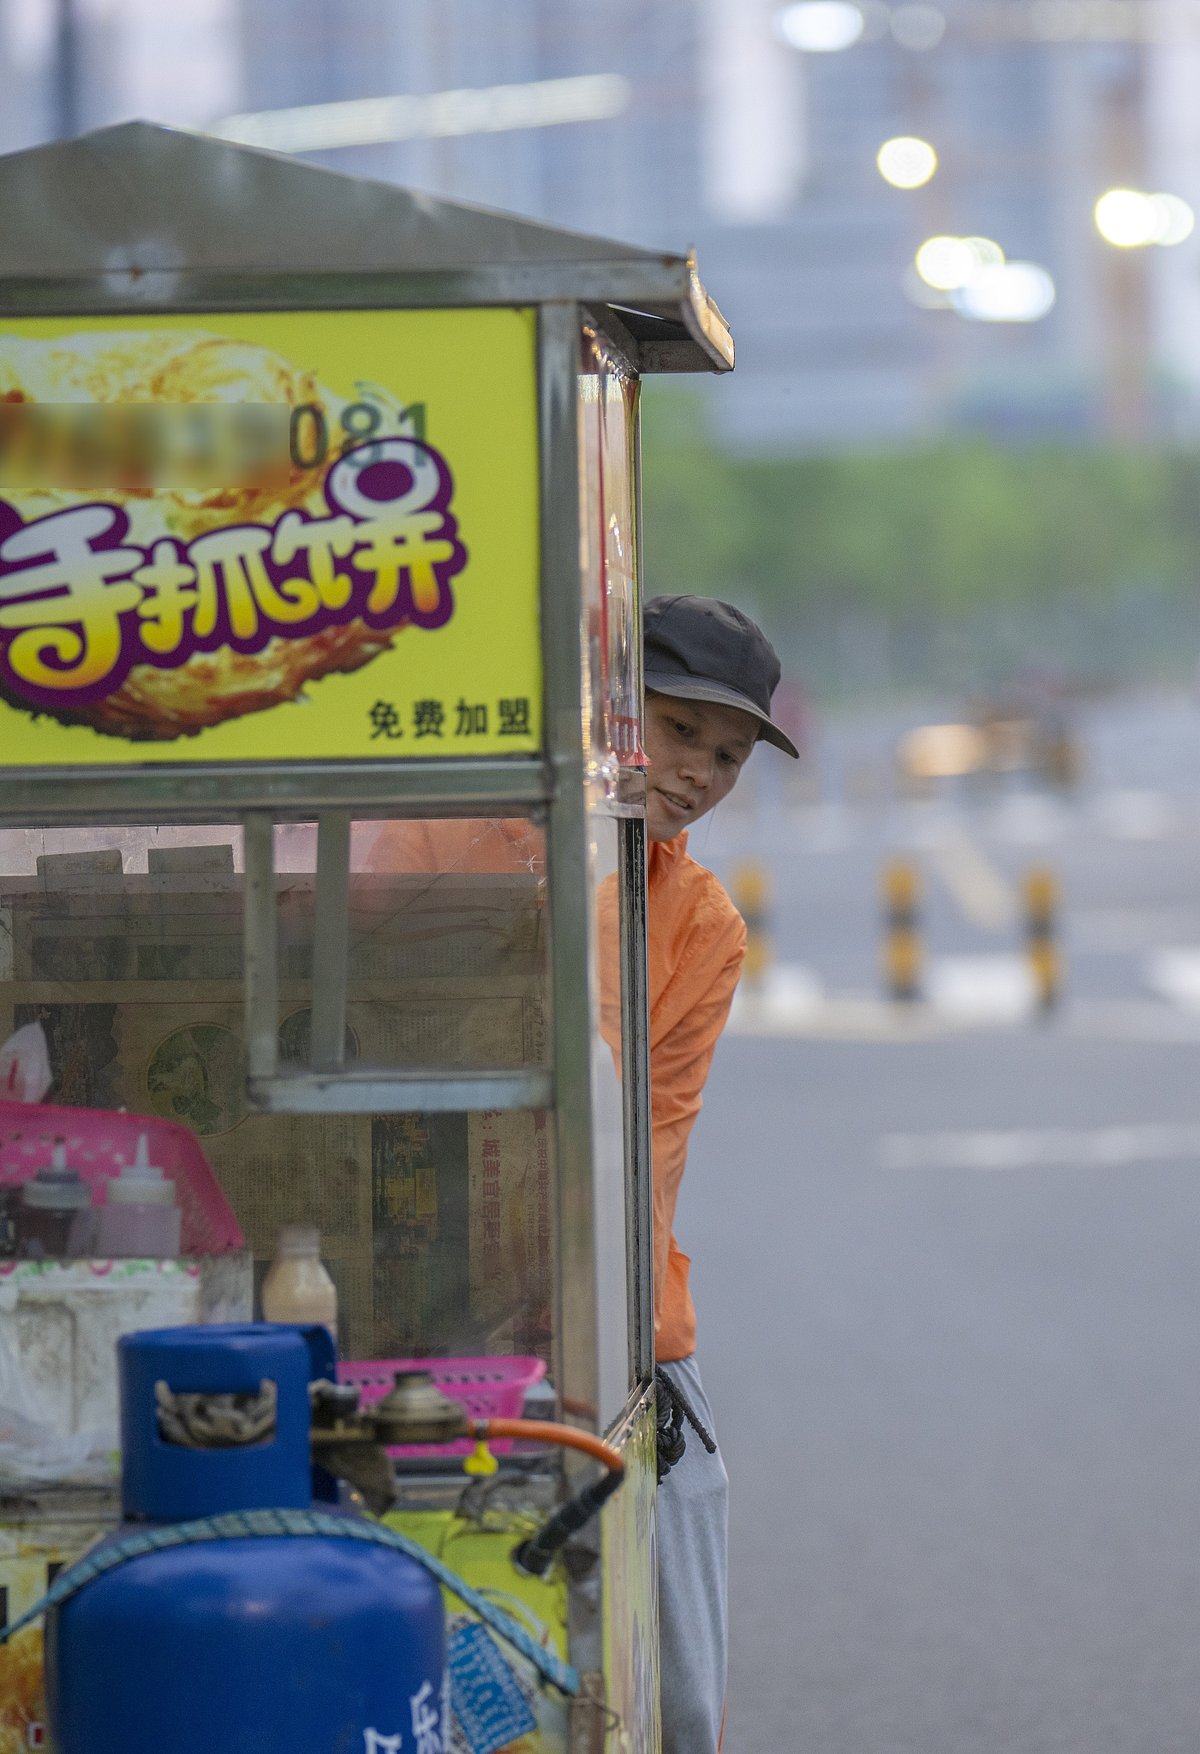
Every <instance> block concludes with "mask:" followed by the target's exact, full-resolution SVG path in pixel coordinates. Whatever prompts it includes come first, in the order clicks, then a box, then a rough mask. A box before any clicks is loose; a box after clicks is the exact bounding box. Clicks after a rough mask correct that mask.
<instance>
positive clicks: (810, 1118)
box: [678, 701, 1200, 1754]
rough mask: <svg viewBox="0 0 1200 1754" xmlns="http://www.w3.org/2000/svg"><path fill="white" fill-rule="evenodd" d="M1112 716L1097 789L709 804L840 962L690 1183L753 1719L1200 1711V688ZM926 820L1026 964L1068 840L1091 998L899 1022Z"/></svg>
mask: <svg viewBox="0 0 1200 1754" xmlns="http://www.w3.org/2000/svg"><path fill="white" fill-rule="evenodd" d="M1085 731H1086V739H1087V753H1088V758H1089V768H1090V778H1089V781H1088V783H1087V785H1086V786H1085V788H1084V790H1083V792H1082V793H1081V795H1080V796H1079V797H1077V798H1076V799H1074V800H1071V801H1067V802H1061V801H1058V800H1055V799H1044V798H1041V797H1039V796H1037V795H1034V794H1030V793H1026V792H1024V791H1022V790H1021V789H1020V788H1019V787H1017V788H1015V789H1013V790H1012V791H1011V792H1009V793H1007V794H1006V795H1004V796H998V797H990V798H986V799H982V800H978V799H977V800H975V801H973V802H969V803H966V804H963V803H961V802H959V803H955V802H954V801H945V800H944V801H941V802H938V801H935V802H933V803H931V804H926V805H922V806H916V807H914V806H904V807H897V806H887V805H883V804H881V803H879V802H876V803H875V804H870V803H860V804H855V803H853V802H850V803H847V804H839V803H834V804H833V805H825V806H822V807H820V808H817V807H813V806H803V807H801V806H790V807H789V806H787V805H786V804H785V803H783V802H781V799H780V797H779V796H778V794H776V793H774V792H773V791H771V790H770V789H769V788H768V790H767V792H766V793H765V794H763V795H760V796H759V798H758V799H757V800H754V799H751V800H750V803H749V806H748V807H743V809H742V810H741V812H740V814H739V813H733V812H730V813H727V815H726V816H725V818H724V820H723V821H718V822H717V823H715V824H714V826H713V828H712V830H711V832H708V833H705V832H704V831H703V830H702V831H701V833H700V835H699V836H698V837H697V839H696V841H695V843H694V849H693V850H694V851H696V852H697V853H699V854H700V855H701V856H702V857H706V858H707V859H708V861H709V862H710V863H712V864H713V865H714V866H715V867H716V868H717V869H718V870H719V871H720V872H721V873H722V874H723V875H728V874H729V872H730V869H731V866H732V864H733V863H734V861H735V859H736V858H738V857H741V856H744V855H745V853H746V852H747V851H752V852H756V853H758V854H760V855H761V856H762V857H764V859H765V860H766V862H767V863H768V865H769V866H770V868H771V869H772V871H773V872H774V877H775V885H776V937H777V940H778V943H779V949H780V954H781V956H782V957H783V959H784V960H785V961H790V962H791V963H794V964H803V971H804V973H805V975H806V978H807V979H808V980H809V982H810V986H812V987H813V988H814V990H817V991H819V992H820V993H821V994H823V998H822V999H821V1000H820V1001H819V1002H816V1003H810V1004H809V1005H808V1007H807V1009H806V1008H805V1007H803V1006H802V1007H800V1008H799V1009H798V1010H796V1011H795V1016H794V1019H793V1022H794V1027H792V1026H791V1025H789V1024H788V1022H787V1019H786V1017H785V1018H784V1021H783V1023H782V1024H781V1025H780V1027H779V1028H778V1029H777V1030H775V1031H773V1032H769V1033H758V1034H755V1033H730V1034H729V1035H728V1036H727V1038H726V1039H725V1040H724V1041H723V1042H722V1044H721V1047H720V1049H719V1052H718V1057H717V1062H716V1065H715V1067H714V1071H713V1075H712V1078H711V1081H710V1086H709V1092H708V1095H707V1100H706V1107H705V1112H704V1114H703V1115H702V1117H701V1120H700V1123H699V1126H698V1129H697V1133H696V1135H695V1138H694V1142H693V1148H692V1154H691V1161H690V1164H689V1169H688V1175H687V1181H686V1183H685V1190H684V1198H683V1202H682V1205H681V1209H680V1214H679V1225H678V1228H679V1231H680V1239H681V1242H682V1244H683V1246H684V1248H686V1249H687V1250H688V1252H689V1253H691V1254H692V1255H693V1256H694V1258H695V1267H694V1269H693V1275H694V1277H693V1283H694V1289H695V1293H696V1298H697V1304H698V1307H699V1312H700V1358H701V1364H702V1368H703V1370H704V1374H705V1379H706V1385H707V1387H708V1390H709V1393H710V1398H711V1399H712V1401H713V1403H714V1406H715V1407H716V1410H717V1415H718V1423H719V1428H720V1434H721V1438H722V1445H723V1448H724V1451H725V1454H726V1458H727V1463H728V1466H729V1471H730V1474H731V1477H732V1481H733V1509H732V1578H731V1598H732V1601H731V1606H732V1616H733V1642H732V1668H731V1679H730V1702H729V1724H728V1733H727V1737H726V1750H727V1754H791V1751H793V1750H796V1751H798V1754H809V1751H813V1754H816V1751H819V1754H909V1751H910V1750H911V1751H912V1754H976V1751H980V1754H982V1751H984V1750H986V1751H988V1754H997V1751H999V1750H1004V1751H1005V1754H1052V1751H1053V1754H1059V1751H1063V1754H1067V1751H1069V1754H1134V1751H1135V1750H1136V1751H1137V1754H1170V1751H1173V1750H1180V1751H1181V1754H1182V1751H1183V1750H1188V1751H1189V1754H1191V1751H1192V1750H1194V1749H1195V1747H1196V1746H1197V1744H1198V1743H1200V1396H1198V1394H1197V1382H1198V1381H1200V1324H1198V1321H1197V1315H1198V1311H1200V976H1197V977H1196V978H1193V976H1194V966H1200V963H1195V965H1194V959H1193V961H1189V955H1188V953H1189V952H1190V951H1198V952H1200V885H1198V884H1197V881H1196V878H1197V867H1198V865H1200V711H1197V709H1196V708H1195V707H1194V706H1193V705H1192V704H1191V703H1189V702H1187V701H1173V702H1172V701H1160V702H1149V703H1146V702H1141V703H1130V704H1127V705H1120V706H1113V707H1108V708H1105V709H1102V710H1100V709H1098V710H1097V711H1096V713H1095V714H1094V715H1093V717H1092V719H1091V721H1090V722H1089V724H1088V725H1087V726H1086V727H1085ZM840 734H841V736H842V737H843V739H844V741H845V742H846V743H847V744H848V742H849V741H850V740H853V739H854V738H857V739H858V741H859V743H860V744H862V745H864V746H866V747H867V748H868V749H870V748H871V747H872V742H871V740H872V738H874V747H875V751H876V755H877V756H878V755H879V752H880V751H882V750H884V749H886V746H887V742H888V739H889V737H890V736H891V734H892V732H891V729H890V728H889V727H886V726H875V727H870V726H866V727H864V726H861V725H860V726H856V727H847V728H845V729H844V730H843V731H842V732H841V733H840ZM769 753H770V752H767V751H764V752H760V753H759V754H758V755H756V758H755V759H756V761H758V762H761V761H762V760H763V756H764V755H769ZM856 759H859V756H856ZM947 845H949V846H950V848H951V851H950V853H949V854H947V853H946V850H945V849H946V846H947ZM964 845H965V847H966V849H967V850H966V852H964V850H963V848H964ZM903 847H908V848H911V849H914V850H915V851H916V853H917V856H918V857H919V858H920V860H921V862H922V865H923V868H925V869H926V870H927V872H928V882H929V891H928V906H927V910H926V911H927V916H928V930H929V936H930V941H931V953H932V954H933V956H934V957H935V960H938V961H941V960H942V959H947V961H948V964H951V965H952V964H954V962H955V960H956V959H959V961H960V962H961V959H963V958H971V959H978V958H980V957H983V958H987V959H989V960H990V963H991V964H993V965H994V967H995V969H997V970H1002V969H1003V967H1004V966H1005V965H1006V961H1007V964H1009V965H1011V964H1012V952H1013V949H1014V947H1015V945H1016V943H1017V941H1018V936H1017V934H1018V926H1017V923H1016V921H1015V920H1014V919H1009V920H1008V922H1007V923H1004V905H1003V902H1004V894H1005V890H1006V887H1007V889H1008V890H1009V891H1010V892H1011V890H1012V886H1013V884H1014V883H1015V881H1016V880H1017V879H1018V878H1019V876H1020V873H1021V871H1022V869H1024V868H1025V867H1026V866H1027V865H1028V864H1029V863H1031V862H1044V863H1048V864H1050V865H1052V866H1053V867H1054V868H1055V869H1056V870H1058V871H1059V872H1060V873H1061V874H1062V877H1063V879H1064V883H1065V894H1066V904H1065V941H1066V945H1067V951H1068V989H1067V993H1068V996H1067V998H1066V1001H1065V1003H1064V1005H1063V1007H1062V1010H1061V1012H1060V1014H1059V1015H1058V1016H1056V1017H1055V1018H1053V1019H1051V1020H1050V1021H1048V1022H1040V1021H1035V1020H1031V1019H1028V1018H1021V1017H1019V1016H1018V1017H1011V1016H1008V1017H1001V1016H999V1015H997V1016H996V1017H995V1018H993V1019H992V1020H991V1021H988V1016H987V1006H986V1005H985V1006H983V1008H982V1010H981V1011H979V1012H977V1013H976V1014H974V1015H970V1016H966V1017H964V1016H962V1015H952V1014H939V1015H934V1014H932V1013H928V1012H924V1013H921V1016H920V1020H916V1019H914V1020H912V1021H910V1022H908V1023H907V1024H904V1023H902V1024H900V1025H899V1026H898V1027H892V1026H891V1025H890V1024H889V1023H888V1021H887V1018H888V1015H889V1014H888V1013H886V1012H885V1013H883V1021H882V1023H881V1022H880V1017H879V1007H878V1006H877V1005H875V1001H874V998H873V994H874V993H875V992H876V991H877V985H876V960H877V941H878V930H877V903H876V883H877V876H878V868H879V863H880V860H881V858H882V857H883V856H885V854H887V853H888V852H891V851H894V850H897V849H898V848H903ZM981 898H982V899H981ZM989 910H990V912H989ZM988 919H990V920H991V923H990V925H989V924H987V923H986V922H987V920H988ZM1164 953H1169V954H1168V957H1167V963H1166V965H1165V966H1166V967H1167V968H1168V970H1170V968H1174V969H1175V975H1174V977H1171V976H1170V975H1169V974H1168V975H1167V976H1164V974H1163V967H1164V964H1163V956H1164ZM1170 955H1174V957H1175V962H1174V963H1173V964H1172V963H1171V961H1170ZM1016 967H1017V968H1018V970H1019V964H1017V965H1016ZM1181 970H1182V972H1180V971H1181ZM1001 984H1002V983H1001ZM1193 987H1196V989H1197V991H1196V993H1195V995H1193V991H1192V989H1193ZM871 1007H874V1010H871ZM1000 1010H1003V1005H1001V1007H1000Z"/></svg>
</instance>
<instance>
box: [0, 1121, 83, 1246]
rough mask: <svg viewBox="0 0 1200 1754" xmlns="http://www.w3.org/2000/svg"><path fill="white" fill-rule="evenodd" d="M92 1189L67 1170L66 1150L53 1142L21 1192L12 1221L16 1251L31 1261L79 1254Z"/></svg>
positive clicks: (77, 1173)
mask: <svg viewBox="0 0 1200 1754" xmlns="http://www.w3.org/2000/svg"><path fill="white" fill-rule="evenodd" d="M91 1204H92V1190H91V1188H89V1187H88V1185H87V1183H86V1182H85V1181H84V1180H83V1179H82V1178H81V1176H80V1174H79V1172H78V1170H74V1169H69V1168H68V1167H67V1148H66V1146H65V1145H64V1144H63V1142H62V1140H61V1139H59V1140H57V1141H56V1143H55V1146H54V1149H53V1151H52V1153H51V1157H50V1162H49V1163H48V1164H46V1165H45V1166H44V1167H43V1168H42V1169H39V1170H38V1172H37V1174H36V1175H35V1176H34V1177H33V1178H32V1180H30V1181H27V1182H26V1183H25V1184H24V1186H23V1187H22V1189H21V1198H20V1207H19V1210H18V1214H17V1218H16V1227H17V1236H18V1249H19V1251H20V1253H21V1254H23V1255H27V1256H28V1257H29V1258H30V1259H32V1260H45V1259H51V1260H54V1259H58V1260H62V1259H63V1258H64V1257H66V1256H69V1255H77V1254H79V1253H80V1250H81V1245H82V1243H83V1239H84V1233H85V1232H86V1229H87V1227H88V1219H89V1215H90V1214H89V1209H90V1207H91Z"/></svg>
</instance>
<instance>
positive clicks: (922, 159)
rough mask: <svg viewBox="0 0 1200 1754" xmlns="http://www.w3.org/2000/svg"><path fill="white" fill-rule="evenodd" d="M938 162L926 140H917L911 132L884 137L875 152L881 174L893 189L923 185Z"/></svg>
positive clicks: (914, 187) (920, 186)
mask: <svg viewBox="0 0 1200 1754" xmlns="http://www.w3.org/2000/svg"><path fill="white" fill-rule="evenodd" d="M937 161H938V160H937V153H936V152H935V151H934V150H933V147H932V146H930V144H929V142H928V140H918V139H917V138H916V136H915V135H912V134H897V135H896V137H895V138H894V139H892V140H885V141H884V143H883V145H882V146H881V147H880V148H879V151H878V152H877V153H876V154H875V163H876V164H877V165H878V166H879V174H880V176H881V177H882V178H883V180H884V182H885V183H890V184H891V185H892V187H893V189H920V188H922V187H923V186H924V184H926V183H927V182H928V181H929V179H930V177H931V176H932V175H933V173H934V171H935V170H936V169H937Z"/></svg>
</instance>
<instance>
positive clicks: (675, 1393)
mask: <svg viewBox="0 0 1200 1754" xmlns="http://www.w3.org/2000/svg"><path fill="white" fill-rule="evenodd" d="M654 1383H655V1388H656V1390H657V1402H658V1478H659V1480H660V1482H661V1481H662V1480H665V1478H666V1477H667V1475H668V1474H669V1473H670V1472H671V1469H672V1468H673V1467H674V1466H675V1464H676V1462H678V1461H680V1460H681V1459H682V1456H683V1452H684V1450H685V1449H686V1448H687V1438H686V1436H685V1435H684V1430H683V1422H684V1420H685V1419H686V1420H687V1422H688V1424H689V1425H690V1426H691V1428H692V1430H693V1431H694V1432H695V1433H696V1436H697V1437H698V1438H699V1439H700V1442H701V1443H702V1444H703V1445H704V1447H705V1449H706V1450H707V1451H708V1453H709V1455H710V1456H715V1455H716V1453H717V1445H716V1439H715V1438H714V1437H713V1435H712V1433H711V1432H710V1431H709V1430H708V1429H707V1427H706V1426H705V1425H704V1424H703V1423H702V1421H701V1420H700V1417H699V1415H698V1414H697V1412H696V1409H695V1408H694V1407H693V1406H692V1403H691V1402H690V1401H689V1400H688V1398H687V1396H686V1395H685V1394H684V1392H683V1390H682V1389H681V1388H680V1387H679V1385H678V1383H675V1382H673V1381H672V1380H671V1378H670V1377H669V1376H668V1375H667V1373H666V1371H665V1370H664V1369H663V1367H662V1365H661V1364H660V1365H659V1366H658V1367H657V1368H656V1370H655V1372H654Z"/></svg>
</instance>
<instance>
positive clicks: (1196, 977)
mask: <svg viewBox="0 0 1200 1754" xmlns="http://www.w3.org/2000/svg"><path fill="white" fill-rule="evenodd" d="M1145 976H1146V985H1147V986H1148V987H1149V988H1150V990H1151V991H1152V992H1155V993H1158V994H1160V995H1161V997H1162V998H1164V999H1168V1000H1170V1002H1171V1004H1173V1005H1178V1006H1179V1008H1180V1010H1181V1011H1190V1012H1200V949H1196V948H1194V947H1189V948H1187V949H1176V950H1157V951H1155V953H1154V955H1153V956H1151V957H1150V958H1149V960H1148V961H1147V963H1146V970H1145Z"/></svg>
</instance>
